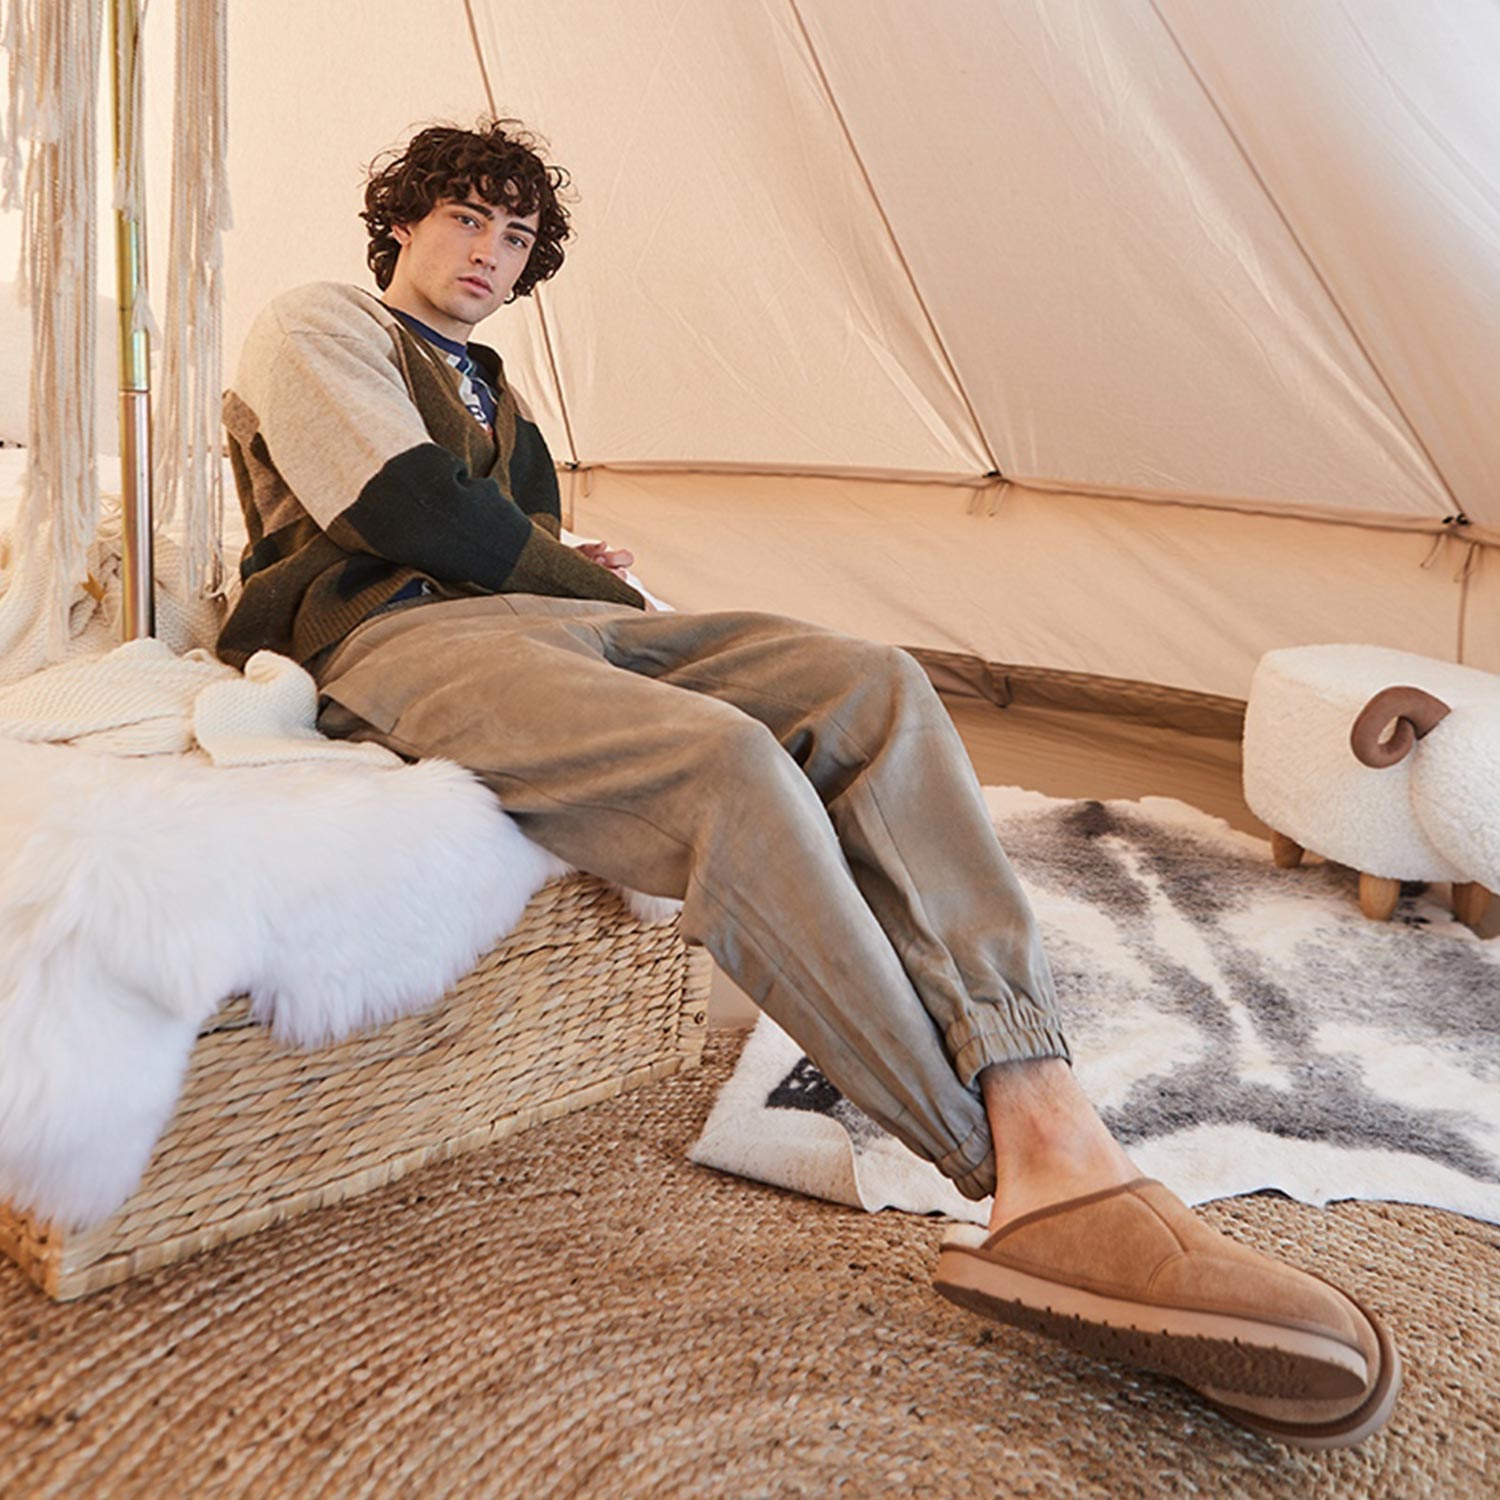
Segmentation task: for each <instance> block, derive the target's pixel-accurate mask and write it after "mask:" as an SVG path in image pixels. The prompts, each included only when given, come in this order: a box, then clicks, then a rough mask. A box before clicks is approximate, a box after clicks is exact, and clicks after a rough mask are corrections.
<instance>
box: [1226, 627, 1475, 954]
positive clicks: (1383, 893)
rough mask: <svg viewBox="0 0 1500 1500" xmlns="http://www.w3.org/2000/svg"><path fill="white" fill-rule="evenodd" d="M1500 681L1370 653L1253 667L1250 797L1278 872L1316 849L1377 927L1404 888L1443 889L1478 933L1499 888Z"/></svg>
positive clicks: (1318, 651)
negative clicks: (1342, 874) (1426, 885)
mask: <svg viewBox="0 0 1500 1500" xmlns="http://www.w3.org/2000/svg"><path fill="white" fill-rule="evenodd" d="M1497 772H1500V677H1497V676H1495V675H1493V674H1491V673H1489V672H1479V671H1475V670H1474V669H1473V668H1472V667H1460V666H1456V665H1454V664H1453V663H1451V662H1443V661H1434V660H1433V659H1431V658H1430V657H1425V656H1415V655H1412V654H1411V653H1410V652H1406V651H1391V650H1387V649H1385V648H1384V647H1379V646H1297V647H1292V648H1289V649H1287V650H1282V651H1270V652H1268V653H1267V654H1266V655H1265V656H1264V657H1262V658H1261V662H1260V665H1259V666H1258V667H1257V668H1256V672H1255V678H1254V681H1253V682H1252V684H1251V688H1250V702H1249V705H1248V706H1247V709H1246V712H1245V743H1244V777H1245V801H1246V803H1247V804H1248V805H1249V808H1250V810H1251V811H1252V812H1253V813H1254V814H1255V815H1256V816H1257V817H1258V818H1260V819H1261V821H1262V822H1264V823H1265V824H1267V825H1268V826H1269V827H1270V828H1271V829H1272V830H1273V832H1272V834H1271V852H1272V855H1273V857H1274V858H1275V860H1276V863H1277V864H1278V865H1280V866H1282V867H1284V868H1285V867H1290V866H1292V865H1295V864H1297V863H1298V862H1299V861H1300V860H1301V858H1302V855H1303V852H1304V851H1305V850H1308V849H1311V850H1314V851H1315V852H1316V853H1318V854H1321V855H1323V856H1324V857H1325V858H1327V859H1332V860H1336V861H1337V862H1338V863H1340V864H1344V865H1349V866H1351V867H1352V868H1354V869H1356V870H1358V871H1359V872H1360V877H1359V903H1360V906H1361V908H1362V909H1363V910H1364V913H1365V915H1366V916H1368V917H1373V918H1375V919H1377V920H1379V921H1384V920H1385V919H1386V918H1388V917H1389V916H1390V915H1391V913H1392V911H1394V910H1395V906H1396V901H1397V899H1398V898H1399V896H1400V894H1401V882H1402V881H1407V880H1410V881H1449V882H1451V883H1452V887H1453V911H1454V914H1455V915H1456V916H1457V917H1458V918H1459V920H1460V921H1462V922H1467V923H1468V924H1469V925H1470V926H1475V925H1477V924H1478V922H1479V921H1480V919H1481V918H1482V917H1483V916H1484V912H1485V908H1486V907H1487V906H1488V905H1489V901H1490V892H1491V891H1493V890H1496V889H1500V775H1497Z"/></svg>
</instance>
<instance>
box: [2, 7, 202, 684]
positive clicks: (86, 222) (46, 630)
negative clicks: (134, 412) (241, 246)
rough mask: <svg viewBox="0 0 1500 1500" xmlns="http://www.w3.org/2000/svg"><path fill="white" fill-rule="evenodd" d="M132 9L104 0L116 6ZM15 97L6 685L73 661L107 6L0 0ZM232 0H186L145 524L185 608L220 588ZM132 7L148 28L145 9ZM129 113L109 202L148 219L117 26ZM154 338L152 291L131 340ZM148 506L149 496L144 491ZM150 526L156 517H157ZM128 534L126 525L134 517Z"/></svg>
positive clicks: (91, 472)
mask: <svg viewBox="0 0 1500 1500" xmlns="http://www.w3.org/2000/svg"><path fill="white" fill-rule="evenodd" d="M126 3H129V0H111V4H112V6H115V7H118V6H120V5H122V4H126ZM0 6H3V19H0V46H3V47H4V49H5V51H6V52H7V54H8V58H7V80H8V98H7V104H6V112H5V115H4V119H3V122H0V190H3V204H4V206H5V207H6V208H14V207H17V206H18V207H20V209H21V212H22V237H23V251H22V265H21V271H20V275H19V277H18V284H19V287H20V289H21V295H22V297H23V299H24V300H26V301H27V302H28V303H29V304H30V307H31V323H32V335H31V343H32V347H31V389H30V420H29V428H28V441H27V446H28V450H29V451H28V454H27V458H28V468H27V478H26V489H25V498H24V501H23V505H22V510H21V514H20V517H19V521H18V524H17V526H16V528H15V532H14V534H13V536H12V538H11V542H10V545H9V547H8V548H7V547H6V546H5V545H4V543H3V542H0V680H3V679H7V678H14V677H17V676H20V675H23V674H24V673H27V672H31V671H35V670H37V669H39V668H41V667H43V666H45V665H47V664H48V663H50V662H54V661H57V660H60V659H61V658H62V657H64V656H65V655H66V654H67V651H68V643H69V641H70V639H71V638H72V635H73V633H74V632H73V629H72V621H73V619H74V618H75V617H76V616H77V615H78V614H79V613H80V612H84V613H86V612H87V611H88V610H89V609H90V608H91V601H90V600H89V598H88V596H87V594H86V593H84V592H83V589H84V586H85V584H86V582H87V579H88V553H89V547H90V544H91V543H92V542H93V541H94V538H95V535H96V532H97V531H98V528H99V488H98V479H97V451H98V442H97V440H98V434H97V433H96V432H95V431H94V420H93V412H94V389H95V379H96V373H97V364H96V360H97V356H96V345H97V332H98V330H97V327H96V314H95V308H96V306H97V295H96V288H97V270H98V266H97V260H98V257H97V249H96V247H97V236H98V223H97V213H96V205H97V201H98V200H97V187H98V162H97V150H96V140H97V134H96V132H97V125H98V110H99V96H100V55H101V47H102V43H103V37H104V32H105V29H106V28H105V26H104V16H103V4H102V0H68V3H67V4H58V3H57V0H0ZM225 10H226V0H177V6H176V28H175V30H176V49H175V50H176V57H175V69H174V74H175V77H174V86H175V96H174V97H175V105H174V118H173V163H172V194H171V197H172V210H171V224H170V235H169V244H168V266H167V278H166V281H167V298H166V307H167V312H166V317H165V319H164V320H163V321H164V330H163V333H164V337H162V338H161V340H160V347H161V362H160V389H161V392H162V401H161V406H160V412H159V421H158V424H157V431H156V436H155V442H154V449H155V454H156V461H155V478H156V490H157V494H158V496H159V500H160V503H159V505H158V506H157V507H156V512H155V516H154V517H153V518H151V519H150V521H149V522H148V524H154V525H155V526H158V527H160V526H164V525H166V524H168V523H176V524H175V532H176V535H177V536H178V537H180V539H181V543H182V545H181V548H180V550H179V548H178V547H177V546H167V547H164V548H163V557H164V558H171V559H173V560H174V562H176V561H178V560H180V564H181V567H182V572H183V576H182V577H181V578H179V579H173V580H171V582H172V583H173V584H175V585H176V586H177V587H178V588H179V590H180V592H181V594H182V596H183V597H184V598H188V599H190V598H193V597H198V596H203V595H206V594H209V593H211V592H212V591H214V590H215V589H217V588H218V587H219V586H220V583H221V578H220V566H219V555H220V554H219V538H220V532H221V529H222V519H223V481H222V477H221V476H222V446H221V437H220V429H219V392H220V389H221V385H222V380H221V367H222V339H221V333H220V329H221V312H220V310H221V307H222V301H223V255H222V249H221V236H222V231H223V229H224V228H225V227H226V226H227V224H228V222H229V195H228V186H227V161H226V145H227V120H226V113H227V112H226V104H227V88H226V78H225V31H226V25H225ZM140 14H141V16H142V17H144V6H142V7H141V11H140ZM110 35H111V37H112V38H113V40H114V42H115V45H116V46H117V47H119V48H120V49H121V50H120V55H119V56H118V58H117V59H116V69H115V72H116V75H117V78H118V86H119V90H120V104H121V107H122V116H121V128H120V130H119V133H118V135H119V139H118V147H117V161H116V170H115V174H114V200H115V208H116V210H117V212H118V211H124V212H126V213H128V214H135V215H139V214H140V212H141V210H142V209H143V207H144V204H145V183H144V172H143V168H142V160H143V151H142V134H143V129H144V115H143V112H142V108H141V105H142V94H143V89H144V87H145V70H144V67H143V63H142V58H141V55H140V49H139V47H138V46H136V45H135V39H136V37H137V35H138V32H137V29H136V27H135V26H128V27H126V26H121V25H120V24H118V21H117V24H116V25H115V26H113V27H112V28H110ZM137 330H143V331H144V332H146V333H147V334H148V335H150V336H151V337H152V338H153V339H154V338H155V337H156V327H155V323H154V320H153V318H152V315H151V310H150V305H149V300H148V298H147V297H146V296H145V292H144V288H142V292H141V295H140V297H139V298H138V300H137V302H136V304H135V308H134V314H133V317H132V319H131V322H130V327H129V328H128V329H126V330H122V332H123V333H125V334H126V335H127V336H128V335H129V334H130V333H133V332H135V331H137ZM137 503H138V504H140V505H144V506H147V507H149V506H150V504H151V497H150V494H149V492H148V493H147V494H144V495H140V496H138V497H137ZM148 516H149V510H148ZM126 529H127V530H128V529H129V527H128V523H127V528H126Z"/></svg>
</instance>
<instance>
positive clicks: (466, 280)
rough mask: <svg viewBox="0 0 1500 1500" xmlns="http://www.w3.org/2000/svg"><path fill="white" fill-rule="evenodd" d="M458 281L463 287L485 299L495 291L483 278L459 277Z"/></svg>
mask: <svg viewBox="0 0 1500 1500" xmlns="http://www.w3.org/2000/svg"><path fill="white" fill-rule="evenodd" d="M458 279H459V281H460V282H462V283H463V285H464V286H466V287H471V288H472V289H473V290H474V291H476V292H481V293H483V294H484V295H485V296H486V297H488V296H489V295H490V293H491V292H493V291H494V290H495V289H494V287H492V286H491V285H490V284H489V282H487V281H486V280H485V279H484V277H483V276H460V277H459V278H458Z"/></svg>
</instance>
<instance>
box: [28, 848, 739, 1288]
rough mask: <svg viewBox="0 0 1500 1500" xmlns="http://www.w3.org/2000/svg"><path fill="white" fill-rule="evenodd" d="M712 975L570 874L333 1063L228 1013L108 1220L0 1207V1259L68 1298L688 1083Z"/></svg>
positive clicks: (196, 1057) (656, 928) (682, 948)
mask: <svg viewBox="0 0 1500 1500" xmlns="http://www.w3.org/2000/svg"><path fill="white" fill-rule="evenodd" d="M712 969H713V965H712V962H711V961H710V959H709V958H708V955H707V954H706V953H705V952H704V951H703V950H702V949H701V948H696V947H695V948H689V947H688V945H687V944H685V943H684V942H683V940H682V937H681V935H680V933H679V931H678V924H677V922H676V921H675V920H671V921H662V922H655V923H646V922H642V921H641V920H639V919H638V918H637V917H636V916H635V915H634V914H633V913H632V912H631V911H630V910H629V908H627V907H626V905H625V903H624V902H623V900H622V899H621V897H620V895H619V893H618V892H617V891H616V890H614V889H613V888H612V887H610V886H607V885H605V884H603V883H602V882H601V881H598V880H594V879H592V878H591V877H589V876H585V875H571V876H568V877H566V878H564V879H561V880H555V881H553V882H552V883H551V884H549V885H546V886H544V887H543V888H542V889H541V890H540V891H539V892H538V893H537V894H536V895H535V896H534V897H533V898H532V900H531V903H530V905H529V906H528V907H527V908H526V912H525V914H524V915H523V917H522V918H521V921H520V923H519V925H518V926H517V927H516V928H515V929H514V931H512V932H511V933H510V934H509V935H508V936H507V937H506V938H504V939H503V940H502V941H501V942H500V943H499V944H498V945H497V946H496V947H495V948H493V949H492V950H491V951H490V952H489V953H488V954H486V955H485V956H484V957H483V958H481V959H480V960H479V962H478V964H477V965H476V966H475V967H474V968H473V969H472V970H471V971H470V972H469V973H468V974H467V975H465V976H464V978H463V979H461V980H460V981H459V982H458V983H457V984H456V985H455V986H454V987H453V989H452V990H450V991H449V992H448V994H447V995H445V996H444V997H443V999H442V1000H440V1001H439V1002H438V1004H437V1005H435V1006H434V1007H432V1008H431V1009H430V1010H426V1011H423V1012H421V1013H420V1014H416V1015H409V1016H405V1017H402V1018H401V1019H400V1020H397V1021H393V1022H391V1023H389V1024H388V1025H385V1026H381V1027H378V1028H376V1029H374V1030H371V1031H367V1032H363V1033H361V1034H359V1035H356V1036H353V1037H350V1038H348V1039H347V1040H345V1041H343V1042H340V1043H337V1044H336V1045H333V1046H325V1047H319V1048H312V1049H301V1048H292V1047H284V1046H280V1045H278V1044H277V1043H276V1042H275V1041H273V1039H272V1037H271V1033H270V1030H269V1029H268V1028H267V1027H265V1026H260V1025H257V1024H255V1023H253V1022H252V1021H251V1019H250V1014H249V1005H248V1002H247V1001H245V1000H244V999H237V1000H230V1001H227V1002H226V1003H225V1004H224V1005H223V1006H222V1007H220V1009H219V1011H218V1013H217V1015H215V1016H214V1017H213V1019H212V1020H210V1021H209V1022H208V1024H207V1025H205V1026H204V1027H203V1029H202V1031H201V1032H200V1033H199V1036H198V1041H197V1044H196V1046H195V1047H194V1050H193V1055H192V1059H191V1062H190V1064H189V1068H188V1075H187V1079H186V1081H185V1083H184V1085H183V1090H182V1095H181V1098H180V1099H179V1101H178V1106H177V1113H176V1115H175V1116H174V1117H173V1121H172V1124H171V1125H170V1127H169V1128H168V1129H167V1131H166V1133H165V1134H164V1135H163V1136H162V1138H161V1140H160V1141H158V1142H157V1146H156V1151H155V1154H154V1155H153V1156H152V1158H151V1162H150V1165H149V1166H148V1167H147V1169H146V1173H145V1176H144V1177H143V1178H142V1180H141V1183H140V1185H139V1187H138V1188H137V1189H136V1191H135V1193H134V1194H133V1195H132V1196H131V1198H130V1199H129V1200H128V1201H127V1202H126V1203H125V1205H124V1206H123V1207H122V1208H121V1209H120V1211H119V1212H118V1213H117V1214H115V1215H114V1217H113V1218H111V1219H109V1220H107V1221H106V1222H105V1223H103V1224H100V1225H97V1226H96V1227H94V1228H92V1229H87V1230H82V1231H74V1230H68V1229H65V1228H62V1227H60V1226H58V1225H54V1224H43V1223H39V1222H37V1221H36V1220H35V1219H34V1218H32V1217H31V1216H29V1215H27V1214H24V1213H21V1212H19V1211H17V1210H14V1209H12V1208H9V1207H7V1206H6V1205H5V1204H4V1203H3V1202H0V1253H3V1254H6V1255H9V1256H10V1257H11V1258H12V1259H13V1260H15V1261H16V1262H18V1263H19V1265H20V1266H21V1268H22V1270H24V1271H25V1272H26V1274H27V1275H28V1276H29V1277H30V1278H31V1279H32V1280H33V1281H34V1282H35V1283H36V1284H37V1285H38V1286H39V1287H41V1288H42V1290H43V1291H45V1292H46V1293H47V1294H48V1295H49V1296H51V1297H54V1298H57V1299H58V1300H60V1301H64V1300H68V1299H71V1298H74V1297H80V1296H83V1295H84V1294H85V1293H87V1292H91V1291H95V1290H97V1289H98V1288H100V1287H105V1286H109V1285H111V1284H113V1283H115V1282H118V1281H123V1280H125V1279H127V1278H128V1277H131V1276H134V1275H137V1274H139V1273H141V1272H143V1271H147V1270H150V1269H152V1268H153V1267H156V1266H162V1265H166V1264H169V1263H170V1262H172V1261H176V1260H180V1259H182V1258H183V1257H184V1256H188V1255H192V1254H195V1253H196V1252H197V1251H199V1250H202V1249H206V1248H207V1247H208V1246H210V1245H216V1244H220V1243H222V1242H223V1241H225V1240H230V1239H236V1238H238V1237H239V1236H241V1235H246V1234H251V1233H253V1232H254V1231H256V1230H258V1229H263V1228H265V1227H267V1226H268V1225H271V1224H276V1223H278V1222H280V1221H281V1220H284V1219H287V1218H289V1217H291V1216H292V1215H294V1214H300V1213H304V1212H306V1211H307V1210H309V1209H313V1208H319V1207H321V1206H323V1205H324V1204H329V1203H337V1202H339V1201H340V1200H342V1199H345V1198H352V1197H356V1196H358V1195H360V1194H362V1193H367V1192H370V1191H372V1190H373V1189H375V1188H377V1187H380V1186H381V1185H383V1184H384V1183H387V1182H391V1181H393V1180H394V1179H396V1178H398V1177H402V1176H405V1174H406V1173H408V1172H410V1171H413V1170H414V1169H416V1168H417V1167H420V1166H423V1165H425V1164H426V1163H428V1162H435V1161H442V1160H443V1159H445V1158H446V1157H450V1156H455V1155H457V1154H459V1153H460V1152H464V1151H473V1150H476V1149H477V1148H479V1147H482V1146H486V1145H489V1144H490V1143H491V1142H494V1141H498V1140H501V1139H502V1138H504V1137H505V1136H507V1135H510V1134H512V1133H514V1132H515V1131H517V1130H521V1129H524V1128H525V1127H526V1126H528V1125H534V1124H540V1123H541V1122H542V1121H544V1120H549V1119H553V1118H554V1117H556V1116H558V1115H562V1114H566V1113H568V1112H569V1111H570V1110H574V1109H578V1108H580V1107H582V1106H583V1105H586V1104H592V1103H594V1102H596V1101H598V1100H601V1099H608V1098H611V1097H613V1096H614V1095H616V1094H619V1093H621V1092H622V1091H623V1090H625V1089H628V1088H633V1087H635V1086H638V1085H640V1084H643V1083H647V1082H650V1081H652V1080H654V1079H658V1078H663V1077H666V1076H667V1075H669V1074H671V1073H675V1072H677V1071H679V1070H680V1069H682V1068H688V1067H693V1066H695V1065H696V1064H697V1062H698V1060H699V1056H700V1054H701V1053H702V1050H703V1041H704V1037H705V1035H706V1032H707V1006H708V989H709V982H710V978H711V975H712Z"/></svg>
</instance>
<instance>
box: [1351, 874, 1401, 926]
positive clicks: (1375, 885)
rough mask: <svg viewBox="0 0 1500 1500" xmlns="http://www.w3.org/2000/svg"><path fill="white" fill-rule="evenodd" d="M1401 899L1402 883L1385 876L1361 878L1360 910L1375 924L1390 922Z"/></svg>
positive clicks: (1365, 876) (1362, 876) (1363, 876)
mask: <svg viewBox="0 0 1500 1500" xmlns="http://www.w3.org/2000/svg"><path fill="white" fill-rule="evenodd" d="M1400 899H1401V882H1400V881H1399V880H1387V879H1386V878H1385V877H1384V876H1383V875H1361V876H1360V877H1359V909H1360V910H1361V911H1362V912H1363V913H1364V914H1365V915H1366V916H1367V917H1369V918H1370V920H1371V921H1373V922H1388V921H1390V917H1391V913H1392V912H1393V911H1395V909H1396V902H1397V901H1399V900H1400Z"/></svg>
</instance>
